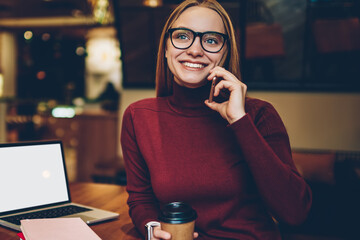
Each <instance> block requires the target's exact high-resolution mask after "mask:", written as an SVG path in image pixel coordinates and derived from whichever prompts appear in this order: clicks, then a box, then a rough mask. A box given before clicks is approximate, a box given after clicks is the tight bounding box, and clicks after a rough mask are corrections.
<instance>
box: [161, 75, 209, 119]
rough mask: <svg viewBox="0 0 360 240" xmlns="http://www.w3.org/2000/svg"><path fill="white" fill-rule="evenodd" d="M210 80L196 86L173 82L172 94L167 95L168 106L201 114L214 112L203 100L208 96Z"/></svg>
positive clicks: (183, 111)
mask: <svg viewBox="0 0 360 240" xmlns="http://www.w3.org/2000/svg"><path fill="white" fill-rule="evenodd" d="M210 88H211V82H210V81H209V82H208V83H207V84H206V85H204V86H202V87H198V88H187V87H183V86H180V85H178V84H177V83H176V82H175V81H174V82H173V94H172V95H171V96H169V98H168V99H169V100H168V101H169V106H170V107H171V108H172V109H173V110H174V111H176V112H178V113H181V114H185V115H192V116H201V115H208V114H211V113H214V111H213V110H211V109H210V108H208V107H207V106H206V105H205V103H204V102H205V100H206V99H208V98H209V93H210Z"/></svg>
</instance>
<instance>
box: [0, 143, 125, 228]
mask: <svg viewBox="0 0 360 240" xmlns="http://www.w3.org/2000/svg"><path fill="white" fill-rule="evenodd" d="M0 195H1V197H0V225H2V226H5V227H7V228H10V229H13V230H17V231H20V220H21V219H31V218H54V217H55V218H56V217H80V218H81V219H82V220H84V222H86V223H87V224H92V223H97V222H101V221H105V220H110V219H114V218H117V217H118V216H119V214H118V213H115V212H109V211H105V210H101V209H98V208H93V207H90V206H85V205H81V204H76V203H73V202H71V197H70V191H69V186H68V179H67V174H66V165H65V159H64V152H63V146H62V142H61V141H57V140H56V141H41V142H40V141H39V142H19V143H5V144H0ZM54 209H55V210H54ZM54 212H55V213H56V215H54Z"/></svg>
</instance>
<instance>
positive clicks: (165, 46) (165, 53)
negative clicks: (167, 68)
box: [165, 45, 168, 58]
mask: <svg viewBox="0 0 360 240" xmlns="http://www.w3.org/2000/svg"><path fill="white" fill-rule="evenodd" d="M167 57H168V56H167V46H166V45H165V58H167Z"/></svg>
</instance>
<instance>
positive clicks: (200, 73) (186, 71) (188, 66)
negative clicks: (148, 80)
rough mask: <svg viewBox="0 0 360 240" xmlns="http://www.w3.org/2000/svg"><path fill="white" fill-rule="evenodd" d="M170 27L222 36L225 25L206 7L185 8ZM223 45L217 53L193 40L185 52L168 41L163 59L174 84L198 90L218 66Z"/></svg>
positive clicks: (197, 39)
mask: <svg viewBox="0 0 360 240" xmlns="http://www.w3.org/2000/svg"><path fill="white" fill-rule="evenodd" d="M171 28H188V29H191V30H192V31H194V32H208V31H214V32H219V33H225V29H224V24H223V22H222V19H221V17H220V16H219V14H218V13H217V12H215V11H214V10H211V9H209V8H205V7H190V8H188V9H186V10H185V11H184V12H183V13H182V14H181V15H180V16H179V18H178V19H177V20H176V21H175V22H174V24H173V25H172V26H171ZM225 51H226V44H225V46H224V47H223V48H222V49H221V51H220V52H217V53H210V52H207V51H205V50H204V49H203V48H202V47H201V44H200V37H196V38H195V41H194V42H193V44H192V45H191V46H190V47H189V48H188V49H177V48H175V47H174V46H173V45H172V43H171V40H170V37H169V38H168V40H167V42H166V49H165V56H166V59H167V63H168V66H169V69H170V71H171V72H172V73H173V74H174V81H175V82H176V83H177V84H179V85H180V86H185V87H188V88H197V87H200V86H203V85H205V84H206V83H207V79H206V77H207V76H208V75H209V71H210V70H211V69H213V68H214V67H216V66H217V65H219V63H220V61H221V59H222V56H223V55H224V52H225Z"/></svg>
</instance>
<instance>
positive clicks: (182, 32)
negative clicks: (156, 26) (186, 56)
mask: <svg viewBox="0 0 360 240" xmlns="http://www.w3.org/2000/svg"><path fill="white" fill-rule="evenodd" d="M171 39H172V43H173V44H174V46H175V47H176V48H188V47H190V45H191V43H192V42H193V39H194V34H193V33H192V32H191V31H189V30H186V29H177V30H175V31H174V32H173V33H172V35H171Z"/></svg>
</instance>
